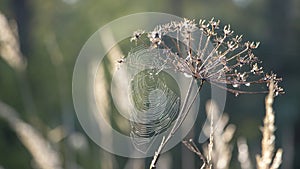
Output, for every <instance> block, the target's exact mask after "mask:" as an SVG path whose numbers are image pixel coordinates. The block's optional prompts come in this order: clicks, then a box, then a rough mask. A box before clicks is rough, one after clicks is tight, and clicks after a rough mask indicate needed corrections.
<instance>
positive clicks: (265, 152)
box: [256, 82, 282, 169]
mask: <svg viewBox="0 0 300 169" xmlns="http://www.w3.org/2000/svg"><path fill="white" fill-rule="evenodd" d="M273 101H274V84H273V82H271V83H270V85H269V94H268V96H267V97H266V100H265V104H266V116H265V118H264V126H263V128H262V134H263V138H262V141H261V146H262V152H261V156H260V155H257V156H256V163H257V168H258V169H271V168H272V169H277V168H278V167H279V166H280V164H281V156H282V150H281V149H279V150H277V152H276V155H275V157H274V159H273V156H274V149H275V135H274V132H275V130H276V129H275V125H274V123H275V115H274V111H273V108H272V105H273Z"/></svg>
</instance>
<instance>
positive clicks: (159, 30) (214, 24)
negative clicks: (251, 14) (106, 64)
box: [131, 18, 284, 96]
mask: <svg viewBox="0 0 300 169" xmlns="http://www.w3.org/2000/svg"><path fill="white" fill-rule="evenodd" d="M143 34H147V38H146V39H142V38H140V37H141V36H142V35H143ZM131 41H135V42H136V44H137V45H139V43H140V45H147V44H149V46H148V47H149V48H150V49H154V50H155V49H160V50H164V54H165V55H166V56H167V57H164V58H168V59H164V62H166V64H168V68H169V67H173V69H174V70H175V71H178V72H182V73H184V74H186V75H188V76H193V77H194V78H195V79H199V80H201V81H204V82H209V83H210V84H212V85H215V86H218V87H221V88H224V89H226V90H227V91H229V92H231V93H233V94H235V95H236V96H237V95H239V94H244V93H267V92H268V90H267V86H268V84H269V83H270V82H271V81H274V85H275V87H274V93H275V95H278V94H282V93H284V91H283V89H282V88H281V87H279V86H278V83H279V82H280V81H281V80H282V79H281V78H277V77H276V74H274V73H270V74H267V73H265V72H264V70H263V67H262V66H259V64H260V63H261V61H260V60H259V59H258V57H256V56H255V55H254V54H253V52H252V51H253V50H255V49H256V48H258V46H259V44H260V43H259V42H250V41H243V38H242V35H235V34H234V31H233V30H232V29H231V27H230V25H225V26H224V27H221V26H220V21H219V20H215V19H214V18H212V19H211V20H209V21H208V22H207V21H206V20H200V21H199V23H198V24H197V23H196V22H195V20H189V19H184V20H183V21H180V22H170V23H167V24H163V25H158V26H157V27H156V28H155V29H154V30H153V31H151V32H144V31H141V30H139V31H136V32H134V34H133V37H132V38H131ZM262 84H265V85H263V86H265V88H264V89H261V87H259V89H260V90H257V88H255V86H257V85H262ZM225 85H227V87H224V86H225ZM253 86H254V87H253ZM250 88H251V89H250Z"/></svg>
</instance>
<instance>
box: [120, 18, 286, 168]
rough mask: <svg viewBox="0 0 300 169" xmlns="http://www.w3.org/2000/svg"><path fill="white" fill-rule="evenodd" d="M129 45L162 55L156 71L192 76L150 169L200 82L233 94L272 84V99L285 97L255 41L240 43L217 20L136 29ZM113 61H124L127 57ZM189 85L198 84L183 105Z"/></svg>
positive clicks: (245, 92) (227, 26) (178, 125)
mask: <svg viewBox="0 0 300 169" xmlns="http://www.w3.org/2000/svg"><path fill="white" fill-rule="evenodd" d="M131 41H133V42H135V44H136V45H137V46H143V47H145V48H146V49H147V50H149V52H151V51H152V50H153V51H154V50H160V51H162V54H163V55H164V57H161V58H160V59H161V62H162V63H163V66H162V67H161V68H159V69H171V70H173V71H176V72H178V73H183V74H184V75H185V76H187V77H193V78H191V79H192V80H191V81H190V86H189V90H188V91H187V95H186V97H185V100H184V102H183V106H182V107H181V108H180V111H179V114H178V116H177V117H176V120H175V121H174V123H173V126H172V128H171V130H170V132H169V134H168V135H167V136H165V137H163V139H162V141H161V144H160V146H159V148H158V149H157V151H156V153H155V155H154V157H153V160H152V163H151V165H150V168H155V166H156V163H157V160H158V158H159V156H160V154H161V152H162V150H163V148H164V147H165V145H166V144H167V142H168V141H169V140H170V139H171V138H172V136H173V135H174V133H175V132H176V131H177V130H178V128H179V127H180V126H181V124H182V123H183V121H184V119H185V117H186V116H187V114H188V112H189V111H190V109H191V106H192V104H193V103H194V101H195V100H196V98H197V97H198V95H199V92H200V90H201V89H202V86H203V84H204V83H209V84H211V85H213V86H217V87H219V88H222V89H224V90H227V91H228V92H230V93H233V94H234V95H235V96H238V95H240V94H255V93H267V92H268V89H267V87H268V86H269V84H270V82H273V87H272V88H273V91H274V95H278V94H282V93H284V92H283V89H282V88H281V87H279V86H278V83H279V82H280V81H281V80H282V79H281V78H278V77H277V76H276V74H274V73H266V72H264V70H263V67H261V66H260V64H261V61H260V60H259V58H258V57H257V56H255V55H254V54H253V50H255V49H256V48H258V46H259V44H260V43H259V42H250V41H244V40H243V36H242V35H236V34H234V31H233V30H232V29H231V26H230V25H225V26H223V27H222V26H221V25H220V21H219V20H215V19H214V18H212V19H211V20H209V21H206V20H200V21H199V22H198V23H196V21H195V20H189V19H184V20H182V21H179V22H175V21H174V22H170V23H167V24H163V25H158V26H156V27H155V28H154V30H153V31H150V32H145V31H144V30H137V31H136V32H134V33H133V36H132V38H131ZM118 62H119V63H123V62H126V58H124V59H122V60H120V61H118ZM194 83H197V84H198V90H197V92H196V93H194V96H193V98H192V100H193V101H192V102H191V103H188V102H187V100H188V99H189V97H192V96H191V95H192V93H191V90H190V89H191V86H192V84H194ZM257 89H259V90H257ZM187 104H188V105H187ZM211 139H212V138H211ZM212 145H213V144H212V143H211V146H212ZM191 147H193V146H191ZM210 161H211V159H208V160H207V161H206V162H205V163H207V165H211V162H210ZM209 168H211V167H209Z"/></svg>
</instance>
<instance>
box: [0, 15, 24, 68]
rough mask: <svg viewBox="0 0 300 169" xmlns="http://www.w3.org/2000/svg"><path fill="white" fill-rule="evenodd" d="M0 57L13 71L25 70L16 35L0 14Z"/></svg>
mask: <svg viewBox="0 0 300 169" xmlns="http://www.w3.org/2000/svg"><path fill="white" fill-rule="evenodd" d="M0 56H1V57H2V58H3V60H5V61H6V62H7V63H8V64H9V65H10V66H11V67H12V68H13V69H14V70H16V71H23V70H24V69H25V68H26V62H25V60H24V56H23V55H22V53H21V51H20V44H19V40H18V38H17V36H16V34H15V33H14V32H13V31H12V28H11V26H10V25H9V23H8V21H7V19H6V17H5V16H4V15H3V14H2V13H1V12H0Z"/></svg>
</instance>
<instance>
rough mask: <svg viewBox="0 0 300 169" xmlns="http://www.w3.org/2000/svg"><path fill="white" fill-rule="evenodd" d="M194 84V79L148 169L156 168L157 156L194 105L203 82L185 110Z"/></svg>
mask: <svg viewBox="0 0 300 169" xmlns="http://www.w3.org/2000/svg"><path fill="white" fill-rule="evenodd" d="M193 83H194V79H192V80H191V82H190V85H189V88H188V91H187V95H186V97H185V100H184V103H183V107H182V109H181V110H180V112H179V115H178V117H177V119H176V121H175V123H174V125H173V127H172V129H171V131H170V132H169V134H168V136H167V137H163V139H162V141H161V144H160V146H159V147H158V149H157V151H156V152H155V155H154V157H153V159H152V161H151V164H150V167H149V168H150V169H154V168H155V167H156V164H157V161H158V159H159V156H160V154H161V152H162V150H163V148H164V147H165V146H166V144H167V143H168V142H169V140H170V139H171V138H172V136H173V135H174V134H175V132H176V131H177V130H178V129H179V127H180V126H181V124H182V123H183V121H184V119H185V118H186V116H187V114H188V112H189V111H190V109H191V107H192V105H193V104H194V102H195V100H196V99H197V97H198V95H199V93H200V90H201V89H202V86H203V81H202V82H201V83H200V86H199V87H198V90H197V93H196V94H195V96H194V97H193V99H192V101H191V103H190V104H189V105H188V107H187V109H186V110H185V108H186V106H187V102H188V100H189V98H190V95H191V91H192V90H191V89H192V86H193Z"/></svg>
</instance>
